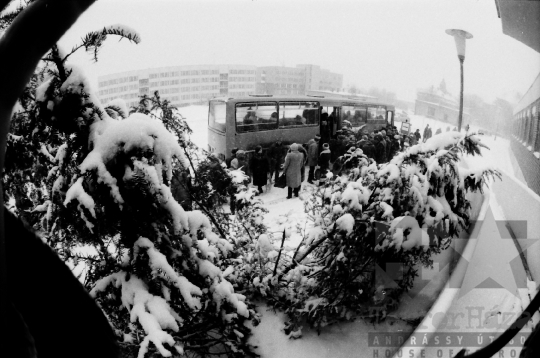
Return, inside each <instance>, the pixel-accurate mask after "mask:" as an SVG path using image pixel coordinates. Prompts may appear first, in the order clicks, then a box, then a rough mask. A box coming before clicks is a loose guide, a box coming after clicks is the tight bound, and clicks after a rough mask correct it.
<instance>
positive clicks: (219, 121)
mask: <svg viewBox="0 0 540 358" xmlns="http://www.w3.org/2000/svg"><path fill="white" fill-rule="evenodd" d="M226 109H227V105H226V103H225V102H223V101H210V109H209V111H208V125H209V126H210V128H214V129H217V130H218V131H220V132H225V128H226V126H225V123H226V120H227V116H226Z"/></svg>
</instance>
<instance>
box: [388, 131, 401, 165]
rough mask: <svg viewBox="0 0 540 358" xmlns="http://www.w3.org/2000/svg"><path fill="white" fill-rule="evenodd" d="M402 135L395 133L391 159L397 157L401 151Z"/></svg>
mask: <svg viewBox="0 0 540 358" xmlns="http://www.w3.org/2000/svg"><path fill="white" fill-rule="evenodd" d="M400 139H401V136H400V135H399V134H396V135H394V138H393V139H392V149H391V150H392V152H391V153H390V159H389V160H391V159H392V158H394V157H395V155H396V154H397V153H399V152H400V151H401V143H400Z"/></svg>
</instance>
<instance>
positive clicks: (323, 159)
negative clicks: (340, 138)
mask: <svg viewBox="0 0 540 358" xmlns="http://www.w3.org/2000/svg"><path fill="white" fill-rule="evenodd" d="M322 148H323V150H322V152H321V154H320V155H319V167H320V170H321V179H320V181H319V184H323V183H324V182H325V179H326V172H328V170H330V158H331V157H332V153H331V152H330V145H329V144H328V143H324V144H323V145H322Z"/></svg>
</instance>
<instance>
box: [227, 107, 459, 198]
mask: <svg viewBox="0 0 540 358" xmlns="http://www.w3.org/2000/svg"><path fill="white" fill-rule="evenodd" d="M323 115H324V113H323ZM326 116H328V115H327V114H326ZM326 116H325V117H326ZM327 118H328V117H326V118H325V119H327ZM328 122H331V121H328ZM446 130H447V131H450V127H448V128H447V129H446ZM454 130H457V129H456V128H455V129H454ZM441 132H442V130H441V129H440V128H439V129H438V130H437V131H436V132H435V134H439V133H441ZM321 134H322V135H323V137H321V136H319V135H316V136H315V137H314V138H313V139H310V140H309V141H308V142H307V143H306V144H303V145H301V144H298V143H293V144H291V145H290V146H289V148H288V149H287V147H286V146H284V145H283V143H282V141H281V140H278V141H276V142H275V143H273V144H272V145H271V146H270V148H269V149H268V150H267V151H266V153H264V152H263V148H262V147H261V146H257V147H256V148H255V152H254V154H253V156H252V157H251V159H250V160H249V161H248V160H247V156H246V152H245V151H243V150H239V149H238V148H234V149H233V150H232V156H231V158H229V159H228V160H227V162H226V164H227V167H228V168H232V169H241V170H242V171H244V172H245V174H246V175H247V176H248V177H249V178H250V180H251V179H252V180H253V185H254V186H256V187H257V188H258V190H259V193H262V192H263V186H266V185H269V183H270V184H271V183H272V182H277V181H278V178H279V175H280V171H283V175H284V176H285V178H286V186H287V188H288V193H287V194H288V195H287V198H288V199H290V198H292V197H293V195H294V196H296V197H298V196H299V192H300V188H301V184H302V183H303V182H304V179H305V171H306V167H308V168H309V169H308V175H307V182H308V183H310V184H314V181H315V180H316V178H315V177H316V174H315V173H316V168H317V167H319V176H320V177H322V178H324V177H325V174H326V173H327V172H328V171H331V172H332V173H333V174H335V175H340V174H341V172H342V170H343V166H342V164H341V161H342V160H340V158H344V157H346V156H347V154H351V153H361V154H363V155H365V156H366V157H367V158H371V159H373V160H374V161H375V162H377V163H378V164H382V163H386V162H388V161H390V160H391V159H392V158H393V157H394V156H395V155H396V154H397V153H399V152H401V151H404V150H406V149H407V148H408V147H410V146H413V145H415V144H418V143H419V142H420V141H421V140H423V141H424V142H425V141H426V140H427V139H429V138H431V137H432V129H431V128H430V127H429V125H427V126H426V128H425V129H424V134H423V135H421V134H420V130H419V129H416V131H415V132H414V133H400V132H399V130H398V129H397V127H396V126H392V125H387V126H386V127H382V128H380V129H376V130H374V131H372V132H371V133H369V132H368V131H367V130H360V131H358V132H354V131H352V130H350V129H347V128H342V129H340V130H338V131H336V136H334V138H331V137H330V136H329V135H328V134H327V133H324V131H322V132H321ZM359 150H360V151H359ZM272 179H273V180H272ZM323 183H324V180H319V185H321V184H323Z"/></svg>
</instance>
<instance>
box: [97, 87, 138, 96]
mask: <svg viewBox="0 0 540 358" xmlns="http://www.w3.org/2000/svg"><path fill="white" fill-rule="evenodd" d="M137 88H138V86H137V85H129V86H121V87H114V88H108V89H104V90H100V91H99V95H100V96H102V95H106V94H112V93H118V92H126V91H133V90H137Z"/></svg>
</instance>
